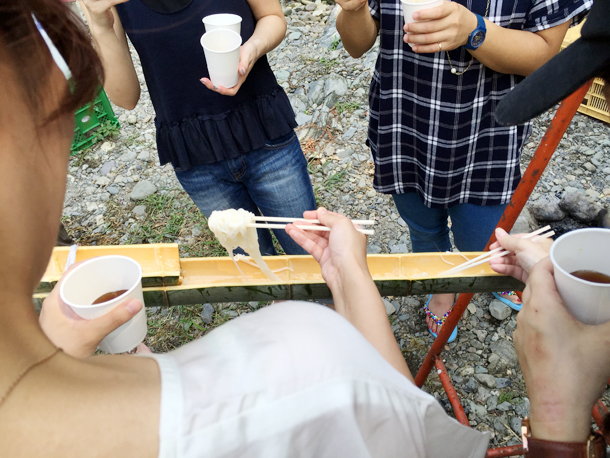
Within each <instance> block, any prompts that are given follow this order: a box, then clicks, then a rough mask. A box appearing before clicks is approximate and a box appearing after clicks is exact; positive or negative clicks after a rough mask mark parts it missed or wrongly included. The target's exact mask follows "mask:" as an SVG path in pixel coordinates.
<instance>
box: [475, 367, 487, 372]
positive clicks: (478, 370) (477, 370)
mask: <svg viewBox="0 0 610 458" xmlns="http://www.w3.org/2000/svg"><path fill="white" fill-rule="evenodd" d="M488 372H489V371H488V370H487V369H486V368H485V367H483V366H475V368H474V373H475V374H487V373H488Z"/></svg>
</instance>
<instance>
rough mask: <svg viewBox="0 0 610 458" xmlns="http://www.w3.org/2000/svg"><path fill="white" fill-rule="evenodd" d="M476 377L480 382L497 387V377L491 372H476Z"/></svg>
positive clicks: (488, 386)
mask: <svg viewBox="0 0 610 458" xmlns="http://www.w3.org/2000/svg"><path fill="white" fill-rule="evenodd" d="M474 378H476V379H477V380H478V381H479V382H480V383H482V384H483V385H485V386H486V387H487V388H491V389H493V388H496V386H497V385H496V378H495V377H494V376H493V375H491V374H475V375H474Z"/></svg>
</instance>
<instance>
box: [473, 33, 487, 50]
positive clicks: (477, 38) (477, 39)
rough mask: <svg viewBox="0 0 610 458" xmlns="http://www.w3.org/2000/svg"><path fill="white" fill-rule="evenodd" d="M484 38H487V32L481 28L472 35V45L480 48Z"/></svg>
mask: <svg viewBox="0 0 610 458" xmlns="http://www.w3.org/2000/svg"><path fill="white" fill-rule="evenodd" d="M483 40H485V32H483V31H482V30H479V31H478V32H477V33H475V34H474V35H473V37H472V47H473V48H478V47H479V46H481V45H482V44H483Z"/></svg>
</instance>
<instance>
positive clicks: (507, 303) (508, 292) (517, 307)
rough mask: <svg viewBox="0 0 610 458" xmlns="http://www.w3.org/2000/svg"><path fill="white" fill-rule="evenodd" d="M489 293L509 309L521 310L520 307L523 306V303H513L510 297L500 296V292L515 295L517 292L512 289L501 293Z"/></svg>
mask: <svg viewBox="0 0 610 458" xmlns="http://www.w3.org/2000/svg"><path fill="white" fill-rule="evenodd" d="M491 294H493V295H494V297H495V298H496V299H498V300H499V301H500V302H503V303H504V304H506V305H508V306H509V307H510V308H511V309H513V310H516V311H517V312H518V311H519V310H521V307H523V304H515V303H514V302H513V301H511V300H510V299H507V298H505V297H502V296H500V294H506V295H507V296H517V293H515V292H514V291H504V292H502V293H491Z"/></svg>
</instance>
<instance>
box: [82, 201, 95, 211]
mask: <svg viewBox="0 0 610 458" xmlns="http://www.w3.org/2000/svg"><path fill="white" fill-rule="evenodd" d="M85 207H86V208H87V211H88V212H94V211H95V210H97V204H96V203H95V202H87V203H86V204H85Z"/></svg>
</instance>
